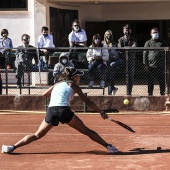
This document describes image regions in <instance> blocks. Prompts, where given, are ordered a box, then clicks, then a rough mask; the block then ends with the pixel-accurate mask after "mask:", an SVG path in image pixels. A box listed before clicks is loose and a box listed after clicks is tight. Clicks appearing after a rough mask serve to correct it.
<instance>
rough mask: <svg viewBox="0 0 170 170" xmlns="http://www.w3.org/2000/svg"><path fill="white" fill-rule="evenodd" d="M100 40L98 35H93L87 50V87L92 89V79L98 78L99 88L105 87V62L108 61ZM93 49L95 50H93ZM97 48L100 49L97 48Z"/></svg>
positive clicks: (106, 51) (107, 54)
mask: <svg viewBox="0 0 170 170" xmlns="http://www.w3.org/2000/svg"><path fill="white" fill-rule="evenodd" d="M102 46H103V45H102V43H101V38H100V35H99V34H95V35H94V36H93V39H92V45H91V46H90V47H91V49H88V51H87V54H86V57H87V61H88V62H89V65H88V69H89V80H90V81H89V87H93V85H94V78H95V77H96V76H99V78H100V80H101V82H100V87H101V88H104V87H105V80H104V79H105V72H106V69H107V61H108V60H109V53H108V50H107V49H106V48H103V49H101V47H102ZM94 47H95V48H94ZM97 47H100V49H99V48H97ZM103 47H105V46H103Z"/></svg>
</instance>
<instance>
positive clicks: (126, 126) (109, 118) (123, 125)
mask: <svg viewBox="0 0 170 170" xmlns="http://www.w3.org/2000/svg"><path fill="white" fill-rule="evenodd" d="M107 119H108V120H110V121H112V122H114V123H116V124H118V125H120V126H122V127H124V128H125V129H127V130H129V131H131V132H133V133H135V130H133V129H132V128H131V127H129V126H128V125H126V124H124V123H122V122H119V121H118V120H114V119H112V118H111V117H108V118H107Z"/></svg>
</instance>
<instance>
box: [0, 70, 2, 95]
mask: <svg viewBox="0 0 170 170" xmlns="http://www.w3.org/2000/svg"><path fill="white" fill-rule="evenodd" d="M0 95H2V78H1V73H0Z"/></svg>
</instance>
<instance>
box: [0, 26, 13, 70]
mask: <svg viewBox="0 0 170 170" xmlns="http://www.w3.org/2000/svg"><path fill="white" fill-rule="evenodd" d="M1 36H2V37H1V38H0V67H2V68H5V67H6V66H7V69H10V68H11V66H10V65H12V63H11V62H10V56H11V51H12V50H11V49H8V48H13V45H12V40H11V39H10V38H8V30H7V29H2V31H1ZM5 54H6V61H5ZM3 58H4V60H3ZM5 65H6V66H5Z"/></svg>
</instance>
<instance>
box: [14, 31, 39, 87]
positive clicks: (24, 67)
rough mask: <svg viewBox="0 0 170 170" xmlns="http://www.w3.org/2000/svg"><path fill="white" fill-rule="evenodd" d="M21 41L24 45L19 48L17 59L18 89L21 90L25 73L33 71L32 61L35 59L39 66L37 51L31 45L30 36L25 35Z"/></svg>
mask: <svg viewBox="0 0 170 170" xmlns="http://www.w3.org/2000/svg"><path fill="white" fill-rule="evenodd" d="M21 40H22V42H23V45H21V46H19V47H18V48H17V50H16V59H15V67H16V78H17V87H18V88H21V78H22V76H23V75H24V71H26V72H28V73H29V72H31V71H32V66H33V63H32V59H33V58H34V60H35V64H36V65H37V64H38V56H37V53H36V49H34V48H35V47H33V46H32V45H29V42H30V36H29V35H27V34H23V35H22V37H21Z"/></svg>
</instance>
